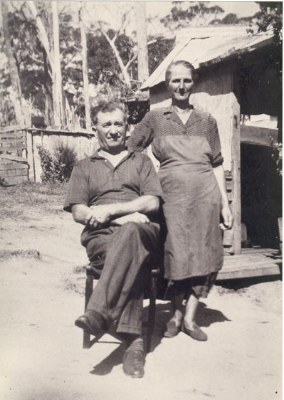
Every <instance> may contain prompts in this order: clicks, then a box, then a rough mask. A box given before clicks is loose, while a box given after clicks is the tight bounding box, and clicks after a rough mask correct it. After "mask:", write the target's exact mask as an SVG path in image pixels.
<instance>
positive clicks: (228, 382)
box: [0, 185, 282, 400]
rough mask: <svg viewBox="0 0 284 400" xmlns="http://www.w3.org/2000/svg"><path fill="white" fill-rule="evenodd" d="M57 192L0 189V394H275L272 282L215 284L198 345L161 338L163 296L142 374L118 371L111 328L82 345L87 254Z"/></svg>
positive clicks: (8, 397) (142, 397)
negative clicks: (79, 325)
mask: <svg viewBox="0 0 284 400" xmlns="http://www.w3.org/2000/svg"><path fill="white" fill-rule="evenodd" d="M63 197H64V188H63V189H61V190H60V191H59V193H58V192H56V191H55V192H54V193H53V192H52V190H50V189H45V188H43V189H41V188H40V189H39V188H36V189H34V188H31V187H29V185H24V186H22V187H19V188H0V207H1V208H0V216H1V220H2V223H1V227H0V245H1V250H0V274H1V283H0V285H1V290H0V301H1V311H0V326H1V328H0V339H1V340H0V343H1V344H0V346H1V349H0V351H1V358H0V371H1V373H0V375H1V376H0V379H1V380H0V398H1V399H3V400H35V399H37V400H38V399H41V400H51V399H52V400H61V399H62V400H67V399H68V400H71V399H74V400H77V399H84V400H88V399H92V400H94V399H95V400H113V399H115V400H120V399H121V400H128V399H137V400H152V399H154V400H184V399H193V400H199V399H200V400H201V399H204V400H205V399H210V398H212V399H216V400H228V399H230V400H235V399H238V400H243V399H246V400H272V399H281V398H282V393H281V387H282V383H281V376H282V373H281V361H282V354H281V350H282V319H281V317H282V315H281V312H282V310H281V307H282V305H281V301H282V285H281V281H280V280H277V279H276V280H272V281H269V280H267V281H264V282H262V283H250V285H245V286H244V285H238V289H236V288H235V289H232V288H230V289H228V288H226V287H224V286H216V287H215V288H214V289H213V290H212V292H211V294H210V296H209V297H208V299H206V300H205V301H202V303H201V305H200V308H199V310H198V322H199V323H200V325H201V326H202V327H203V329H204V331H205V332H206V333H207V334H208V336H209V340H208V341H207V342H204V343H202V342H196V341H194V340H192V339H190V338H189V337H187V336H186V335H184V334H182V333H180V334H179V335H178V336H177V337H175V338H173V339H166V338H163V337H162V332H163V328H164V325H165V323H166V321H167V319H168V318H169V315H170V314H169V303H168V302H163V301H159V303H158V306H157V321H156V330H155V337H154V348H153V351H152V352H151V353H149V354H148V355H147V358H146V366H145V370H146V373H145V376H144V378H143V379H131V378H129V377H127V376H125V375H124V374H123V372H122V365H121V358H122V354H123V349H122V345H121V344H120V343H119V342H118V341H117V340H116V339H114V338H113V337H112V336H110V335H105V336H104V337H103V338H102V343H97V344H95V345H94V346H93V347H92V348H91V349H88V350H86V349H82V332H81V330H79V329H78V328H76V327H75V326H74V320H75V319H76V317H77V316H78V315H80V314H81V313H82V310H83V303H84V298H83V291H84V272H83V270H82V268H81V267H82V266H83V265H85V264H86V262H87V259H86V256H85V252H84V249H83V248H82V247H81V246H80V243H79V235H80V231H81V226H80V225H77V224H75V223H74V222H73V221H72V218H71V215H69V214H67V213H64V212H63V211H62V202H63ZM145 307H147V301H145Z"/></svg>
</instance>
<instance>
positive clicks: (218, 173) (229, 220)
mask: <svg viewBox="0 0 284 400" xmlns="http://www.w3.org/2000/svg"><path fill="white" fill-rule="evenodd" d="M213 171H214V174H215V177H216V180H217V183H218V186H219V189H220V192H221V198H222V209H221V215H222V217H223V223H221V224H220V228H221V229H223V230H226V229H231V228H232V226H233V216H232V213H231V210H230V206H229V200H228V196H227V190H226V183H225V173H224V168H223V165H218V166H217V167H215V168H213Z"/></svg>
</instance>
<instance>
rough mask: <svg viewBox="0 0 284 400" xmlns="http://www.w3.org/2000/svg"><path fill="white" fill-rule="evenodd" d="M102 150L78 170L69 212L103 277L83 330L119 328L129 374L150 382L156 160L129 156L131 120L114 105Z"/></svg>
mask: <svg viewBox="0 0 284 400" xmlns="http://www.w3.org/2000/svg"><path fill="white" fill-rule="evenodd" d="M93 122H94V125H95V127H96V131H97V137H98V141H99V150H98V151H97V152H95V154H94V155H93V156H92V157H88V158H86V159H84V160H82V161H80V162H79V163H78V164H77V165H76V166H75V167H74V169H73V172H72V176H71V179H70V182H69V187H68V193H67V198H66V201H65V205H64V209H65V210H66V211H69V212H71V211H72V214H73V218H74V220H75V221H76V222H78V223H81V224H83V225H85V228H84V230H83V232H82V235H81V243H82V245H83V246H85V247H86V251H87V255H88V257H89V260H90V262H91V264H92V266H93V268H94V270H95V271H96V272H97V273H98V275H100V278H99V280H98V282H97V284H96V286H95V288H94V291H93V293H92V296H91V298H90V301H89V303H88V306H87V309H86V312H85V314H84V315H82V316H81V317H79V318H78V319H77V320H76V321H75V325H76V326H78V327H79V328H82V329H84V330H86V331H87V332H89V333H91V334H93V335H98V334H100V333H102V332H105V331H106V330H107V329H108V327H109V326H110V324H111V323H112V324H114V326H115V327H116V332H117V333H119V334H120V335H121V337H122V338H123V339H124V340H125V341H126V346H127V347H126V351H125V353H124V357H123V370H124V372H125V373H126V374H127V375H130V376H132V377H139V378H140V377H142V376H143V375H144V363H145V356H144V350H143V340H142V311H143V278H144V277H145V274H146V273H147V266H148V265H149V261H150V260H151V258H153V257H154V256H155V255H156V256H157V253H158V252H159V247H160V246H159V233H160V227H159V224H158V223H157V222H155V215H157V212H158V209H159V196H160V195H161V189H160V186H159V182H158V179H157V177H156V173H155V171H154V168H153V165H152V162H151V161H150V159H149V158H148V157H147V156H146V155H144V154H139V153H134V152H132V151H128V150H127V148H126V145H125V141H126V131H127V122H126V113H125V111H124V107H123V105H121V104H120V103H115V102H110V103H103V104H101V105H99V106H98V107H97V109H96V110H95V114H94V121H93Z"/></svg>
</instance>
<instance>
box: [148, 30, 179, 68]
mask: <svg viewBox="0 0 284 400" xmlns="http://www.w3.org/2000/svg"><path fill="white" fill-rule="evenodd" d="M149 39H150V40H149V41H150V44H149V46H148V58H149V73H150V74H152V72H153V71H155V69H156V68H157V67H158V66H159V65H160V63H161V62H162V61H163V60H164V59H165V57H166V56H167V55H168V54H169V53H170V52H171V51H172V49H173V48H174V45H175V39H165V38H163V37H157V38H149ZM151 39H152V40H151Z"/></svg>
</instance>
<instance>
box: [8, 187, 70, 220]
mask: <svg viewBox="0 0 284 400" xmlns="http://www.w3.org/2000/svg"><path fill="white" fill-rule="evenodd" d="M65 195H66V184H63V183H57V184H50V183H49V184H47V183H30V182H26V183H22V184H19V185H16V186H11V187H6V188H5V187H0V217H11V218H13V217H15V218H19V217H21V216H23V214H24V212H25V211H30V210H33V209H43V212H44V213H45V214H46V213H50V214H54V213H56V214H57V213H58V212H60V211H62V206H63V204H64V199H65Z"/></svg>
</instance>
